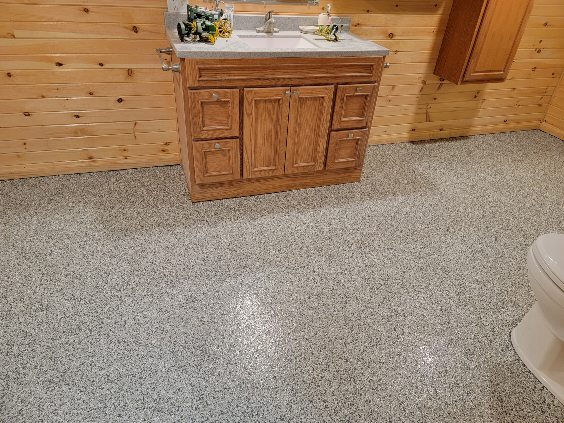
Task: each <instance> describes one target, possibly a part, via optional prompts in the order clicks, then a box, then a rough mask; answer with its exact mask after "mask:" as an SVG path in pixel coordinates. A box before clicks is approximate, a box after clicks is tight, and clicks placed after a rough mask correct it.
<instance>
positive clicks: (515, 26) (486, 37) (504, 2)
mask: <svg viewBox="0 0 564 423" xmlns="http://www.w3.org/2000/svg"><path fill="white" fill-rule="evenodd" d="M531 6H532V1H531V0H511V1H508V0H490V1H489V2H488V5H487V7H486V11H485V13H484V16H483V20H482V24H481V26H480V30H479V32H478V36H477V38H476V41H475V44H474V48H473V50H472V54H471V56H470V61H469V63H468V67H467V68H466V73H465V76H464V81H465V82H473V81H490V80H504V79H505V78H506V77H507V73H508V72H509V69H510V67H511V63H512V61H513V58H514V56H515V52H516V51H517V47H518V46H519V42H520V41H521V35H522V33H523V30H524V29H525V24H526V22H527V18H528V15H529V11H530V8H531Z"/></svg>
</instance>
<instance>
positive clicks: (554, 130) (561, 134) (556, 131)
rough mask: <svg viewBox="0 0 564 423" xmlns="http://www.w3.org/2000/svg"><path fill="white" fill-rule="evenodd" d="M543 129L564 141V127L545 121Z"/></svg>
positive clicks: (541, 127) (542, 125) (542, 124)
mask: <svg viewBox="0 0 564 423" xmlns="http://www.w3.org/2000/svg"><path fill="white" fill-rule="evenodd" d="M540 129H541V131H544V132H546V133H547V134H550V135H554V136H555V137H557V138H560V139H561V140H563V141H564V129H562V128H558V127H556V126H554V125H551V124H550V123H547V122H543V123H541V126H540Z"/></svg>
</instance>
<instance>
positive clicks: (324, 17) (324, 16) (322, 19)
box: [317, 3, 331, 26]
mask: <svg viewBox="0 0 564 423" xmlns="http://www.w3.org/2000/svg"><path fill="white" fill-rule="evenodd" d="M317 25H319V26H321V25H325V26H328V25H331V5H330V4H329V3H328V4H327V7H326V12H321V13H320V14H319V16H318V17H317Z"/></svg>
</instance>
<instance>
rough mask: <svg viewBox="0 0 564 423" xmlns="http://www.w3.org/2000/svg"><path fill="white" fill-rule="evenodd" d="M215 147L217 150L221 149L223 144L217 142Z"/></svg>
mask: <svg viewBox="0 0 564 423" xmlns="http://www.w3.org/2000/svg"><path fill="white" fill-rule="evenodd" d="M214 147H215V149H216V150H221V144H220V143H218V142H216V143H215V145H214Z"/></svg>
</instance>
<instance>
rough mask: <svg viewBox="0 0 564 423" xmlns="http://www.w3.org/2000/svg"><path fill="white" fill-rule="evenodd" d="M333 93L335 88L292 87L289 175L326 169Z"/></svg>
mask: <svg viewBox="0 0 564 423" xmlns="http://www.w3.org/2000/svg"><path fill="white" fill-rule="evenodd" d="M333 92H334V88H333V86H326V87H295V88H292V90H291V100H290V121H289V125H288V143H287V145H286V173H303V172H315V171H318V170H322V169H323V168H324V167H325V153H326V151H327V138H328V136H329V126H330V124H331V108H332V105H333Z"/></svg>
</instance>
